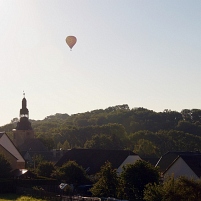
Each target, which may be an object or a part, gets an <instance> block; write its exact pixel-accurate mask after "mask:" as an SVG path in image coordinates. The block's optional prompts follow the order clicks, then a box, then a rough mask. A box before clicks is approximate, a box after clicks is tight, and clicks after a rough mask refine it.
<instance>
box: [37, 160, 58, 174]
mask: <svg viewBox="0 0 201 201" xmlns="http://www.w3.org/2000/svg"><path fill="white" fill-rule="evenodd" d="M54 170H55V168H54V165H53V163H52V162H49V161H44V162H42V163H39V165H38V167H37V174H38V175H39V176H44V177H50V176H51V174H52V173H53V171H54Z"/></svg>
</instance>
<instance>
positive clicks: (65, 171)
mask: <svg viewBox="0 0 201 201" xmlns="http://www.w3.org/2000/svg"><path fill="white" fill-rule="evenodd" d="M59 174H60V175H61V178H60V179H61V180H63V181H65V182H66V183H68V184H73V185H74V186H75V187H76V186H77V185H80V184H87V183H88V182H89V179H88V176H87V174H86V171H85V170H84V169H83V167H82V166H80V165H78V164H77V163H76V162H75V161H68V162H66V163H64V164H63V165H62V167H61V168H60V169H59Z"/></svg>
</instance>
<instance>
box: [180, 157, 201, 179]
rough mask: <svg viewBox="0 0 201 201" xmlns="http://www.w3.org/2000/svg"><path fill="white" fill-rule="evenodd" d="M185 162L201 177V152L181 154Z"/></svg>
mask: <svg viewBox="0 0 201 201" xmlns="http://www.w3.org/2000/svg"><path fill="white" fill-rule="evenodd" d="M180 157H181V158H182V159H183V160H184V161H185V163H186V164H187V165H188V166H189V167H190V168H191V169H192V171H193V172H194V173H195V174H196V175H197V176H198V178H200V177H201V154H198V155H191V156H190V155H184V156H180Z"/></svg>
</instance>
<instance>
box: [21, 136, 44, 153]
mask: <svg viewBox="0 0 201 201" xmlns="http://www.w3.org/2000/svg"><path fill="white" fill-rule="evenodd" d="M19 150H20V151H21V152H23V151H34V152H39V151H40V152H43V151H47V147H45V146H44V144H43V143H42V142H41V141H40V140H39V139H28V140H26V141H25V142H24V143H23V144H22V145H21V146H20V147H19Z"/></svg>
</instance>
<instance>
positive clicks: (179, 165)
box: [164, 157, 199, 179]
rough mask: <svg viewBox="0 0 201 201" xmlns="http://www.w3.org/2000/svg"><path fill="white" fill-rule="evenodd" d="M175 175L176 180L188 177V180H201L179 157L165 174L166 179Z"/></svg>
mask: <svg viewBox="0 0 201 201" xmlns="http://www.w3.org/2000/svg"><path fill="white" fill-rule="evenodd" d="M171 175H173V176H174V178H177V177H179V176H186V177H188V178H194V179H199V178H198V177H197V175H196V174H195V173H194V172H193V171H192V169H191V168H190V167H189V166H188V165H187V164H186V163H185V161H184V160H183V159H182V158H181V157H179V158H178V159H177V160H176V161H175V162H174V164H173V165H172V166H171V167H170V168H169V169H168V170H167V171H166V172H165V174H164V177H167V176H171Z"/></svg>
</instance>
